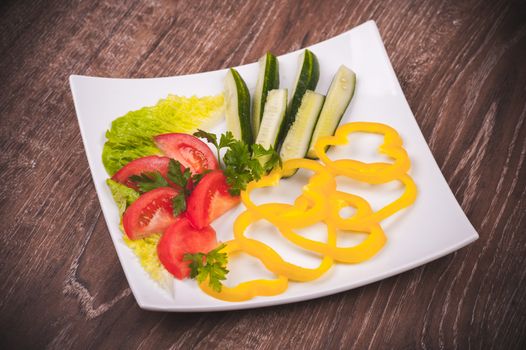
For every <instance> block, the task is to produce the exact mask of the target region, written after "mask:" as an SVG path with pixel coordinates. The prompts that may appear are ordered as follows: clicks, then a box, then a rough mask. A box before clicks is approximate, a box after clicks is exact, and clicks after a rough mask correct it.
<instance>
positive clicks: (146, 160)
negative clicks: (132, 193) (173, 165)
mask: <svg viewBox="0 0 526 350" xmlns="http://www.w3.org/2000/svg"><path fill="white" fill-rule="evenodd" d="M168 163H170V158H168V157H159V156H148V157H142V158H138V159H135V160H132V161H131V162H129V163H128V164H126V165H125V166H123V167H122V168H121V169H120V170H119V171H117V172H116V173H115V175H113V176H112V177H111V179H112V180H113V181H117V182H120V183H121V184H123V185H126V186H128V187H130V188H133V189H134V190H136V191H138V190H139V188H138V187H137V184H135V182H133V181H132V180H130V176H133V175H140V174H141V173H145V172H154V171H158V172H160V173H161V175H162V176H163V177H164V178H166V174H168Z"/></svg>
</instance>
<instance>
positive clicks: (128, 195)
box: [106, 179, 140, 216]
mask: <svg viewBox="0 0 526 350" xmlns="http://www.w3.org/2000/svg"><path fill="white" fill-rule="evenodd" d="M106 184H108V187H109V188H110V191H111V195H112V196H113V199H114V200H115V203H117V207H118V208H119V215H120V216H122V214H123V213H124V211H125V210H126V208H127V207H128V206H129V205H130V204H132V203H133V202H135V201H136V200H137V198H139V195H140V194H139V192H137V191H135V190H134V189H133V188H129V187H128V186H125V185H123V184H121V183H119V182H117V181H113V180H112V179H107V180H106Z"/></svg>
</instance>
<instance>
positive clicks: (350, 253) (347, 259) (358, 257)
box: [260, 196, 387, 264]
mask: <svg viewBox="0 0 526 350" xmlns="http://www.w3.org/2000/svg"><path fill="white" fill-rule="evenodd" d="M355 197H356V199H355V201H353V202H352V204H353V206H354V205H355V206H356V208H357V213H356V216H358V217H363V216H367V215H370V214H372V212H373V211H372V209H371V207H370V206H369V204H368V203H367V201H365V200H364V199H362V198H360V197H358V196H355ZM286 206H289V204H263V205H261V206H260V207H261V208H260V209H261V210H262V211H270V212H279V211H283V210H286ZM325 224H326V225H327V243H325V242H320V241H315V240H312V239H309V238H306V237H304V236H302V235H299V234H297V233H296V232H294V231H293V229H292V228H291V227H288V226H287V225H280V226H277V228H278V229H279V231H280V233H281V234H282V235H283V237H285V238H286V239H287V240H289V241H290V242H292V243H293V244H295V245H297V246H298V247H301V248H303V249H306V250H310V251H313V252H317V253H319V254H322V255H325V257H332V258H334V260H336V261H339V262H343V263H353V264H354V263H359V262H362V261H365V260H367V259H369V258H371V257H373V256H374V255H376V254H377V253H378V252H379V251H380V250H381V249H382V247H383V246H384V245H385V242H386V241H387V238H386V236H385V233H384V231H383V230H382V228H381V226H380V225H379V224H377V223H373V224H369V225H368V226H367V227H364V226H363V225H362V226H359V227H360V229H359V230H357V231H359V232H366V233H368V234H369V235H368V236H367V238H366V239H365V240H363V241H362V242H361V243H359V244H358V245H356V246H353V247H338V246H337V245H336V238H337V229H338V228H339V227H338V224H337V223H335V222H333V221H332V219H331V218H328V219H326V220H325ZM345 234H352V232H345Z"/></svg>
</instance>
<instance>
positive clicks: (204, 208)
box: [186, 170, 240, 229]
mask: <svg viewBox="0 0 526 350" xmlns="http://www.w3.org/2000/svg"><path fill="white" fill-rule="evenodd" d="M228 188H229V187H228V184H227V182H226V177H225V175H224V174H223V171H221V170H215V171H212V172H210V173H208V174H206V175H205V176H203V178H202V179H201V181H199V183H198V184H197V186H196V187H195V188H194V190H193V191H192V194H191V195H190V197H188V200H187V202H186V215H187V217H188V219H189V220H190V221H191V222H192V224H193V225H194V226H195V227H196V228H198V229H201V228H203V227H206V226H208V225H209V224H210V223H211V222H212V221H214V220H215V219H217V218H218V217H219V216H221V215H223V214H224V213H225V212H227V211H228V210H230V209H232V208H233V207H235V206H236V205H238V204H239V202H240V198H239V196H231V195H230V193H228Z"/></svg>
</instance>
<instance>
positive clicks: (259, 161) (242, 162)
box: [194, 130, 282, 196]
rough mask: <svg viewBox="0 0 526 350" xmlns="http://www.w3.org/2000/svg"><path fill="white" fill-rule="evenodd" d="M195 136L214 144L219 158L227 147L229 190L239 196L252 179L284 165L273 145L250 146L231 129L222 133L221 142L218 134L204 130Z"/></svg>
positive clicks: (225, 158) (225, 171) (226, 170)
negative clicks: (238, 138)
mask: <svg viewBox="0 0 526 350" xmlns="http://www.w3.org/2000/svg"><path fill="white" fill-rule="evenodd" d="M194 136H196V137H200V138H204V139H206V140H207V141H208V142H210V143H211V144H213V145H214V146H215V147H216V150H217V159H221V149H223V148H225V149H226V152H225V155H224V157H223V165H224V173H225V176H226V180H227V183H228V185H229V186H230V188H229V192H230V194H231V195H233V196H238V195H239V193H240V192H241V191H243V190H245V189H246V187H247V184H248V183H249V182H250V181H253V180H259V179H261V177H262V176H263V175H265V174H267V173H268V172H269V171H270V170H272V169H273V168H274V167H276V166H278V165H279V166H281V165H282V162H281V158H280V157H279V154H278V152H277V151H276V150H275V149H274V148H273V147H269V148H268V149H265V148H264V147H263V146H261V145H258V144H254V145H251V146H249V145H247V144H246V143H244V142H243V141H241V140H237V139H235V138H234V135H233V134H232V132H230V131H227V132H226V133H225V134H222V135H221V137H220V138H219V142H218V140H217V136H216V135H214V134H211V133H209V132H206V131H204V130H198V131H197V132H195V133H194Z"/></svg>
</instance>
